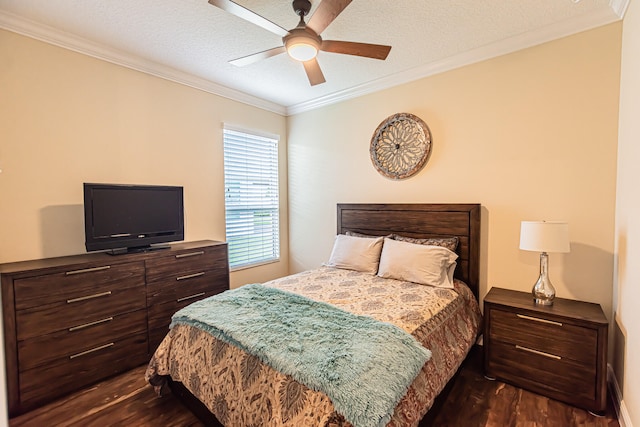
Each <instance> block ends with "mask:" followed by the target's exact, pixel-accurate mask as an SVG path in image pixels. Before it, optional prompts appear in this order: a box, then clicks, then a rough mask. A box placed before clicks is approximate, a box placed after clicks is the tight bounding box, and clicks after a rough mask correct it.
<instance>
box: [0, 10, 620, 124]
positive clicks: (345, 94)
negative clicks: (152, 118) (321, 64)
mask: <svg viewBox="0 0 640 427" xmlns="http://www.w3.org/2000/svg"><path fill="white" fill-rule="evenodd" d="M628 5H629V0H610V2H609V6H610V9H609V10H606V11H602V10H600V11H597V12H593V13H591V14H586V15H583V16H580V17H577V18H575V19H572V20H569V21H565V22H561V23H558V24H556V25H552V26H548V27H546V28H543V29H541V30H536V31H530V32H526V33H522V34H519V35H516V36H514V37H511V38H509V39H506V40H501V41H499V42H497V43H492V44H489V45H485V46H482V47H479V48H477V49H474V50H471V51H467V52H464V53H461V54H458V55H454V56H451V57H449V58H444V59H442V60H439V61H435V62H432V63H429V64H425V65H423V66H420V67H416V68H413V69H410V70H407V71H404V72H400V73H396V74H394V75H391V76H387V77H383V78H380V79H377V80H374V81H371V82H368V83H365V84H362V85H359V86H355V87H352V88H349V89H345V90H342V91H338V92H334V93H332V94H329V95H326V96H322V97H319V98H315V99H312V100H310V101H306V102H302V103H299V104H294V105H290V106H288V107H284V106H282V105H279V104H276V103H274V102H271V101H267V100H264V99H262V98H259V97H256V96H253V95H249V94H247V93H244V92H241V91H238V90H235V89H231V88H229V87H226V86H223V85H220V84H218V83H215V82H212V81H210V80H207V79H203V78H201V77H197V76H194V75H192V74H190V73H186V72H183V71H179V70H176V69H174V68H171V67H167V66H165V65H161V64H159V63H157V62H153V61H149V60H145V59H142V58H140V57H137V56H135V55H132V54H128V53H125V52H121V51H118V50H115V49H110V48H107V47H105V46H103V45H100V44H98V43H94V42H91V41H88V40H85V39H82V38H80V37H77V36H75V35H72V34H69V33H66V32H63V31H60V30H57V29H55V28H52V27H49V26H45V25H42V24H39V23H36V22H33V21H30V20H26V19H24V18H22V17H19V16H16V15H13V14H10V13H7V12H4V11H0V28H3V29H6V30H9V31H12V32H15V33H18V34H22V35H24V36H28V37H31V38H34V39H37V40H40V41H43V42H46V43H49V44H52V45H55V46H59V47H62V48H65V49H69V50H72V51H75V52H78V53H81V54H84V55H88V56H91V57H94V58H97V59H101V60H104V61H107V62H111V63H113V64H116V65H120V66H123V67H127V68H130V69H133V70H136V71H140V72H143V73H147V74H151V75H153V76H156V77H160V78H163V79H166V80H169V81H172V82H175V83H179V84H182V85H185V86H189V87H192V88H195V89H198V90H202V91H204V92H208V93H211V94H214V95H218V96H221V97H224V98H228V99H232V100H234V101H238V102H241V103H244V104H248V105H251V106H254V107H257V108H261V109H263V110H267V111H271V112H274V113H277V114H280V115H294V114H300V113H303V112H306V111H310V110H315V109H317V108H322V107H325V106H328V105H331V104H336V103H338V102H342V101H346V100H349V99H353V98H357V97H359V96H363V95H367V94H370V93H373V92H378V91H381V90H384V89H389V88H392V87H394V86H399V85H401V84H405V83H409V82H412V81H415V80H419V79H422V78H425V77H429V76H433V75H435V74H439V73H442V72H446V71H450V70H453V69H456V68H460V67H463V66H466V65H470V64H473V63H476V62H481V61H485V60H488V59H491V58H495V57H498V56H501V55H505V54H508V53H512V52H515V51H518V50H521V49H525V48H528V47H532V46H536V45H539V44H542V43H546V42H549V41H551V40H555V39H558V38H562V37H566V36H569V35H572V34H575V33H578V32H582V31H586V30H589V29H592V28H596V27H599V26H602V25H606V24H609V23H612V22H615V21H619V20H621V19H622V18H623V16H624V13H625V11H626V9H627V7H628Z"/></svg>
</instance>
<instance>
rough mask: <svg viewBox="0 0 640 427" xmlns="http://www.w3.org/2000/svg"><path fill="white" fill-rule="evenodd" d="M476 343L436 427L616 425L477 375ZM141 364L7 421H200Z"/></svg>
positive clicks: (610, 418) (438, 411) (609, 416)
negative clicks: (161, 390)
mask: <svg viewBox="0 0 640 427" xmlns="http://www.w3.org/2000/svg"><path fill="white" fill-rule="evenodd" d="M480 350H481V349H479V348H475V349H474V350H472V353H471V355H470V357H469V358H467V360H466V361H465V363H464V365H463V367H462V369H461V371H460V373H459V375H458V376H457V377H456V379H455V381H454V383H453V384H452V387H451V388H450V389H449V393H448V395H447V398H446V399H445V400H444V401H443V403H442V405H440V406H439V407H434V409H433V411H435V413H434V414H432V415H433V420H434V421H433V422H432V423H431V425H433V426H435V427H440V426H449V427H483V426H484V427H542V426H544V427H572V426H576V427H577V426H585V427H586V426H589V427H619V424H618V421H617V419H616V417H615V413H614V411H613V409H612V404H611V402H609V405H608V407H607V412H606V414H605V416H603V417H596V416H593V415H591V414H589V413H588V412H587V411H585V410H582V409H578V408H574V407H572V406H569V405H565V404H563V403H560V402H556V401H553V400H550V399H547V398H545V397H542V396H539V395H536V394H534V393H530V392H527V391H525V390H522V389H519V388H516V387H512V386H510V385H508V384H504V383H502V382H499V381H489V380H487V379H485V378H484V376H483V375H482V352H481V351H480ZM145 368H146V367H145V366H141V367H139V368H136V369H133V370H132V371H129V372H127V373H125V374H123V375H120V376H118V377H115V378H112V379H110V380H108V381H105V382H102V383H99V384H97V385H96V386H94V387H91V388H88V389H86V390H83V391H81V392H78V393H75V394H73V395H70V396H68V397H66V398H64V399H61V400H59V401H56V402H54V403H51V404H49V405H47V406H44V407H42V408H39V409H37V410H35V411H33V412H30V413H28V414H24V415H21V416H19V417H16V418H13V419H11V420H10V421H9V426H10V427H18V426H73V427H76V426H77V427H80V426H82V427H85V426H163V427H165V426H180V427H182V426H185V427H186V426H202V425H203V424H202V423H200V422H199V421H198V420H197V419H196V418H195V417H194V416H193V415H192V414H191V413H190V412H189V411H188V410H186V409H185V408H184V407H183V406H182V404H181V403H180V402H179V401H178V400H177V399H176V398H175V397H173V396H171V395H169V396H166V397H163V398H157V397H156V395H155V394H154V392H153V389H152V388H151V387H150V386H149V385H147V384H146V383H145V382H144V370H145Z"/></svg>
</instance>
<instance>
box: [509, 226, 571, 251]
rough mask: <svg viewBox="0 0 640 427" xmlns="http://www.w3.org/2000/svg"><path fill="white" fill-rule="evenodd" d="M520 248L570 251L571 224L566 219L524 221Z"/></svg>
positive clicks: (521, 229) (521, 227)
mask: <svg viewBox="0 0 640 427" xmlns="http://www.w3.org/2000/svg"><path fill="white" fill-rule="evenodd" d="M520 249H523V250H525V251H536V252H569V224H568V223H567V222H564V221H522V223H521V225H520Z"/></svg>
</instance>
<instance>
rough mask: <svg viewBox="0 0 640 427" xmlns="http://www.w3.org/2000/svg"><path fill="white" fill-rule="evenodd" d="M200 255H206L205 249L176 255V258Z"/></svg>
mask: <svg viewBox="0 0 640 427" xmlns="http://www.w3.org/2000/svg"><path fill="white" fill-rule="evenodd" d="M198 255H204V251H198V252H189V253H188V254H178V255H176V258H187V257H190V256H198Z"/></svg>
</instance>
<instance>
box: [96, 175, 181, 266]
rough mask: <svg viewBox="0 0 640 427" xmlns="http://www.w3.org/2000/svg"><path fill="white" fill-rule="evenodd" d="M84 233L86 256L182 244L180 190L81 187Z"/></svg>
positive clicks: (141, 187) (174, 187) (164, 188)
mask: <svg viewBox="0 0 640 427" xmlns="http://www.w3.org/2000/svg"><path fill="white" fill-rule="evenodd" d="M84 229H85V246H86V248H87V252H91V251H102V250H110V252H109V253H111V254H119V253H126V252H138V251H148V250H152V249H161V248H163V247H168V246H167V245H164V246H160V245H158V244H163V243H168V242H174V241H179V240H184V205H183V189H182V187H176V186H160V185H122V184H91V183H84ZM152 245H154V246H152Z"/></svg>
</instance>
